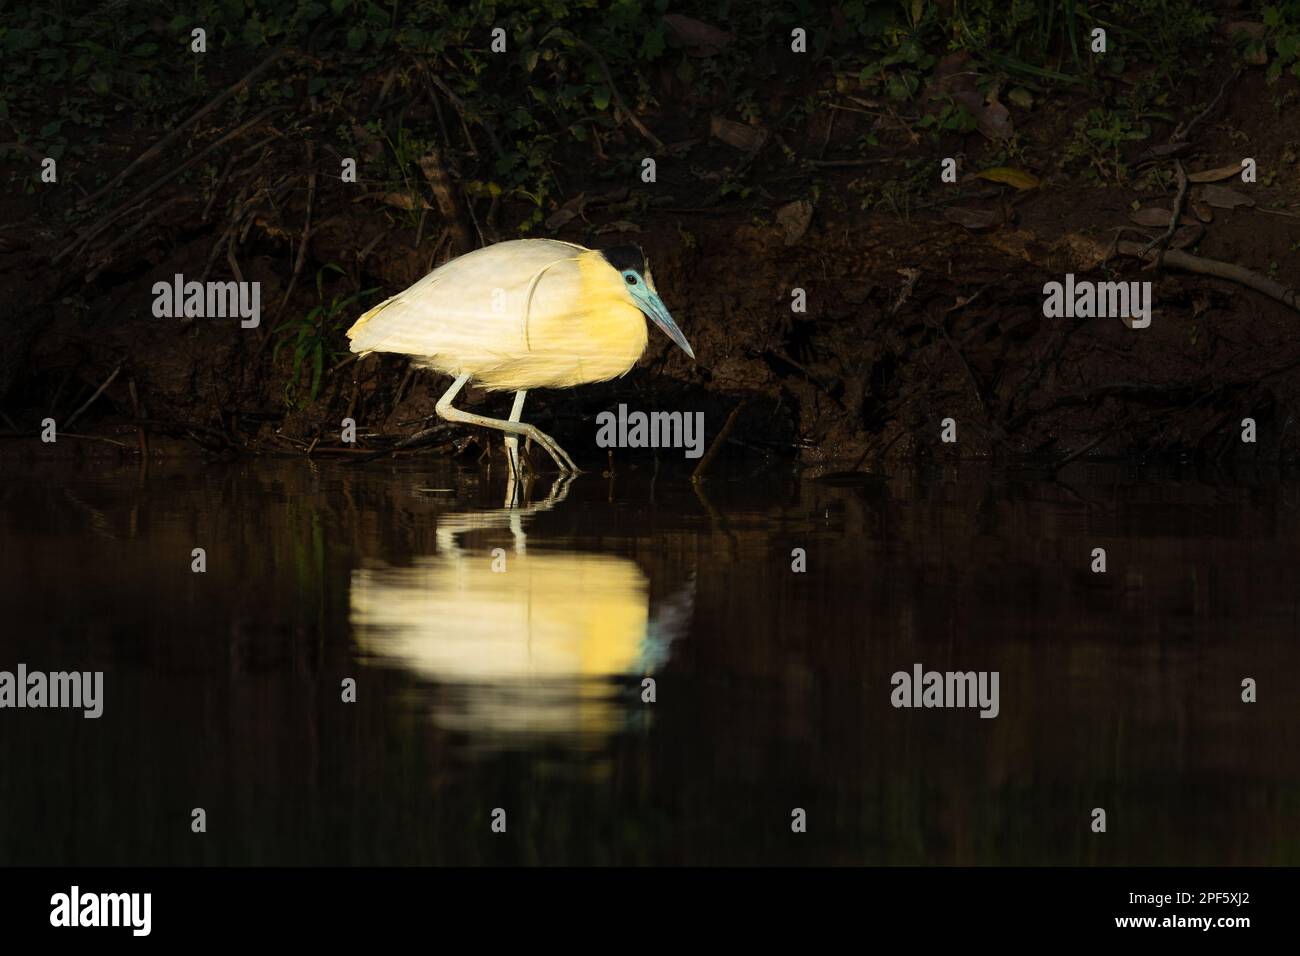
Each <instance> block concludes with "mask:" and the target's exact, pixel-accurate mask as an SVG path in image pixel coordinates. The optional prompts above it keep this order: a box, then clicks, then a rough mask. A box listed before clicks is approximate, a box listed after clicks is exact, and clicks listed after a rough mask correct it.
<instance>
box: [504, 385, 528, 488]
mask: <svg viewBox="0 0 1300 956" xmlns="http://www.w3.org/2000/svg"><path fill="white" fill-rule="evenodd" d="M527 394H528V389H526V388H521V389H520V390H519V391H517V392H515V404H514V407H513V408H511V409H510V420H511V421H512V422H518V421H519V416H520V415H522V414H523V413H524V397H525V396H526V395H527ZM506 457H507V458H508V459H510V474H512V475H514V476H515V477H516V478H518V477H520V474H519V436H518V435H510V434H507V435H506Z"/></svg>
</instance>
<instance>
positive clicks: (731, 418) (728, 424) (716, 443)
mask: <svg viewBox="0 0 1300 956" xmlns="http://www.w3.org/2000/svg"><path fill="white" fill-rule="evenodd" d="M748 402H749V399H748V398H742V399H741V400H740V404H738V405H737V406H736V407H735V408H733V409H732V410H731V414H730V415H728V416H727V420H726V421H725V422H723V423H722V430H721V431H720V432H718V434H717V436H716V437H715V438H714V439H713V444H712V445H710V446H709V450H708V451H706V452H705V453H704V457H703V458H701V459H700V463H699V464H698V465H696V466H695V470H694V471H693V472H691V481H699V480H700V479H701V478H703V477H704V473H705V472H706V471H708V468H709V465H711V464H713V456H714V455H716V454H717V453H718V449H719V448H721V447H722V445H723V443H724V442H726V440H727V436H728V435H730V434H731V429H732V427H733V426H734V425H735V424H736V419H737V418H738V417H739V416H740V412H741V409H743V408H744V407H745V405H746V404H747V403H748Z"/></svg>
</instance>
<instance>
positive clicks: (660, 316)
mask: <svg viewBox="0 0 1300 956" xmlns="http://www.w3.org/2000/svg"><path fill="white" fill-rule="evenodd" d="M629 291H631V293H632V298H634V299H635V300H636V304H637V306H638V307H639V308H640V309H641V311H642V312H644V313H645V314H646V315H648V316H650V319H651V321H653V322H654V324H655V325H657V326H659V328H661V329H663V330H664V334H665V335H667V336H668V337H669V338H670V339H672V340H673V341H674V342H676V343H677V344H678V345H679V346H681V349H682V351H683V352H685V353H686V354H687V355H689V356H690V357H691V358H695V352H694V351H693V350H692V349H691V343H690V342H687V341H686V336H685V335H683V334H682V330H681V329H679V328H678V327H677V323H676V322H674V321H673V317H672V316H671V315H669V314H668V307H667V306H665V305H664V304H663V301H662V300H661V299H660V298H659V296H657V295H655V293H653V292H651V291H650V289H649V287H648V286H647V285H646V284H645V283H637V284H636V285H634V286H630V287H629Z"/></svg>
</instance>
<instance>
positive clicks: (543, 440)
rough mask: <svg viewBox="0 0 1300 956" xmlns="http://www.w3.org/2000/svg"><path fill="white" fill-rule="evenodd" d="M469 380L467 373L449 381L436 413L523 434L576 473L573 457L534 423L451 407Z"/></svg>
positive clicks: (466, 422) (452, 419)
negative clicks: (489, 416)
mask: <svg viewBox="0 0 1300 956" xmlns="http://www.w3.org/2000/svg"><path fill="white" fill-rule="evenodd" d="M468 381H469V376H468V375H461V376H460V377H458V378H457V379H456V381H454V382H452V383H451V388H449V389H447V391H446V393H444V394H443V396H442V398H440V399H438V404H437V406H436V408H435V411H437V413H438V415H439V416H440V417H442V418H444V419H446V420H447V421H449V422H461V423H463V424H465V425H478V426H479V427H480V428H495V429H496V430H497V431H501V432H507V433H509V434H512V435H523V436H525V437H526V438H531V439H532V440H533V441H535V442H537V444H539V445H541V446H542V447H543V448H545V449H546V453H547V454H548V455H550V456H551V458H552V459H553V460H554V461H555V465H556V467H557V468H559V469H560V471H562V472H573V473H575V474H576V473H577V471H578V466H577V465H575V464H574V463H573V459H572V458H570V457H569V455H568V453H567V452H566V451H565V450H564V449H563V448H561V447H560V446H559V445H557V444H556V443H555V439H553V438H551V436H550V435H548V434H546V433H545V432H544V431H542V430H541V429H539V428H538V427H537V426H535V425H529V424H527V423H526V422H511V421H505V420H503V419H500V418H488V417H487V416H485V415H475V414H474V413H473V412H466V411H462V410H461V409H459V408H453V407H452V405H451V403H452V400H453V399H454V398H455V397H456V395H457V394H458V393H459V392H460V390H461V389H462V388H464V387H465V383H466V382H468Z"/></svg>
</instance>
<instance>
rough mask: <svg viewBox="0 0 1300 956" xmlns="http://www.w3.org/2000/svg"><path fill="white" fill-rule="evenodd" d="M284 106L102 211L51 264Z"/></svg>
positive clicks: (251, 121)
mask: <svg viewBox="0 0 1300 956" xmlns="http://www.w3.org/2000/svg"><path fill="white" fill-rule="evenodd" d="M285 109H288V107H285V106H272V107H270V108H269V109H265V110H263V111H262V112H260V113H258V114H257V115H256V116H254V117H253V118H252V119H251V120H249V121H248V122H247V123H244V124H243V125H241V126H239V127H237V128H235V129H233V130H231V131H230V132H229V133H227V134H226V135H225V136H222V137H221V138H219V139H217V140H216V141H215V142H213V143H211V144H210V145H208V146H207V147H206V148H204V149H202V150H200V151H199V152H198V153H196V154H195V155H194V156H191V157H190V158H189V159H188V160H186V161H185V162H183V163H181V164H180V165H178V166H176V167H174V168H173V169H172V170H171V171H170V172H168V173H166V174H165V175H162V176H159V177H158V178H157V179H155V180H153V182H151V183H150V184H149V185H148V186H146V187H145V188H144V189H142V190H140V191H139V192H138V193H136V194H135V195H134V196H132V197H131V198H130V199H128V200H127V201H126V202H124V203H122V204H121V205H120V206H118V207H117V208H116V209H114V210H113V211H112V212H109V213H106V214H105V215H103V216H101V217H100V218H99V220H98V221H96V222H95V223H94V224H92V225H90V226H88V227H87V228H86V229H85V230H84V231H82V233H81V234H80V235H78V236H77V237H76V238H75V239H73V240H72V242H71V243H70V244H69V245H68V246H67V247H66V248H65V249H64V250H63V251H62V252H60V253H59V254H58V255H56V256H55V257H54V259H53V264H54V265H58V264H59V262H61V261H62V260H63V259H65V258H67V257H68V256H69V255H70V254H71V253H73V252H74V251H76V250H77V249H79V248H80V247H82V246H84V245H85V244H86V243H88V242H89V241H90V240H91V239H94V238H95V237H96V236H97V235H99V234H100V233H101V232H103V231H104V230H105V229H107V228H108V227H109V226H111V225H112V224H113V223H114V222H115V221H117V220H118V219H119V218H120V217H121V216H122V215H124V214H125V213H127V212H129V211H131V210H133V209H134V208H135V207H137V206H138V205H139V204H140V203H142V202H143V201H144V200H145V199H148V198H149V197H150V196H152V195H153V194H154V193H155V192H157V191H158V190H159V189H161V188H162V187H163V186H165V185H166V184H167V183H169V182H171V181H172V180H173V179H175V178H176V177H177V176H179V175H180V174H181V173H183V172H185V171H186V170H187V169H189V168H190V167H191V166H194V165H195V164H196V163H198V162H200V161H201V160H203V159H204V157H206V156H207V155H208V153H210V152H212V151H213V150H215V149H217V148H219V147H220V146H223V145H224V144H226V143H228V142H230V140H232V139H235V138H236V137H238V136H242V135H243V134H244V133H246V132H247V131H248V130H250V129H253V128H254V127H256V126H258V125H260V124H261V123H263V122H265V121H266V119H267V118H268V117H270V116H271V115H272V114H274V113H279V112H282V111H283V110H285Z"/></svg>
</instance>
